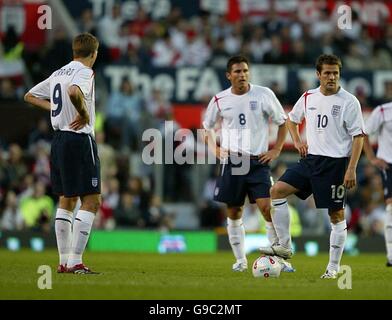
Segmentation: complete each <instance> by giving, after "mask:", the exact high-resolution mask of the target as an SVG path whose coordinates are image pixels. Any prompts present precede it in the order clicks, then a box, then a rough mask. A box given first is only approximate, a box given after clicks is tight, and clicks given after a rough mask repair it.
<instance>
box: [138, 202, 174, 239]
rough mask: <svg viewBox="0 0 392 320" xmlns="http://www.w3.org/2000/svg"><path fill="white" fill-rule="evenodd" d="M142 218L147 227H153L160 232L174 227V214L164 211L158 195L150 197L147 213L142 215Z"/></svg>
mask: <svg viewBox="0 0 392 320" xmlns="http://www.w3.org/2000/svg"><path fill="white" fill-rule="evenodd" d="M143 218H144V223H145V225H146V227H147V228H155V229H158V230H159V231H161V232H168V231H170V230H172V229H174V215H173V214H170V213H168V212H166V210H165V209H164V208H163V206H162V200H161V198H160V197H159V196H156V195H155V196H153V197H151V203H150V206H149V209H148V211H147V215H144V217H143Z"/></svg>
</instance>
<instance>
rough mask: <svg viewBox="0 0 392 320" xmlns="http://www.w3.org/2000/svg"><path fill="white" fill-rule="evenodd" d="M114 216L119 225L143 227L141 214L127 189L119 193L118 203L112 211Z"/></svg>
mask: <svg viewBox="0 0 392 320" xmlns="http://www.w3.org/2000/svg"><path fill="white" fill-rule="evenodd" d="M114 218H115V220H116V225H117V226H119V227H144V221H143V217H142V214H141V212H140V210H139V208H138V205H137V203H136V202H135V198H134V196H133V195H132V194H131V192H129V191H126V192H123V193H122V194H121V197H120V204H119V206H118V207H117V208H116V210H115V211H114Z"/></svg>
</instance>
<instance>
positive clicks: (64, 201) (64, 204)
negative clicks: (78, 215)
mask: <svg viewBox="0 0 392 320" xmlns="http://www.w3.org/2000/svg"><path fill="white" fill-rule="evenodd" d="M77 201H78V198H77V197H73V198H65V197H60V201H59V207H60V208H62V209H65V210H67V211H70V212H72V211H73V210H74V209H75V206H76V202H77Z"/></svg>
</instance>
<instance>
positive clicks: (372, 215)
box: [0, 5, 392, 235]
mask: <svg viewBox="0 0 392 320" xmlns="http://www.w3.org/2000/svg"><path fill="white" fill-rule="evenodd" d="M386 18H387V17H381V18H380V19H378V20H376V22H374V21H367V20H366V19H364V17H363V16H361V15H359V14H358V13H357V12H355V11H353V16H352V28H351V29H343V30H341V29H339V28H337V27H336V17H334V16H333V13H331V12H329V11H328V10H327V9H326V8H324V9H323V8H321V9H320V12H319V16H318V17H317V18H315V19H312V20H304V19H303V18H301V17H300V16H299V15H298V14H297V13H296V12H294V13H293V14H292V15H290V16H285V17H283V16H280V15H278V14H277V13H276V11H275V10H274V9H273V8H271V10H270V11H269V13H268V14H267V15H266V16H264V17H252V18H249V19H241V20H236V21H229V20H228V19H227V17H225V16H218V15H213V14H210V13H208V12H200V13H198V14H197V15H195V16H194V17H192V18H191V19H187V18H185V17H184V16H183V15H182V12H181V10H180V9H179V8H173V10H171V12H170V14H169V16H168V17H166V18H165V19H159V20H154V19H152V18H151V16H150V15H149V14H147V13H146V12H145V11H144V10H143V9H141V8H140V9H139V12H138V14H137V18H136V19H135V20H132V21H128V20H125V19H124V18H123V17H122V14H121V7H120V6H119V5H114V6H113V8H112V11H111V14H110V15H108V16H105V17H102V18H100V19H98V20H95V19H94V16H93V13H92V10H91V9H86V10H85V11H83V13H82V14H81V16H80V17H79V18H77V23H78V27H79V31H80V32H85V31H87V32H91V33H93V34H95V35H97V36H98V38H99V39H100V41H101V47H100V54H99V58H98V60H97V68H99V67H100V66H103V65H107V64H116V63H121V64H132V65H138V66H142V67H143V66H144V67H149V66H154V67H180V66H198V67H202V66H207V65H209V66H213V67H223V68H224V67H225V64H226V61H227V59H228V58H229V57H230V56H231V55H233V54H239V53H241V54H244V55H246V56H248V57H249V58H250V61H251V62H252V63H263V64H283V65H291V66H312V65H313V63H314V61H315V59H316V57H317V56H318V55H319V54H321V53H335V54H337V55H339V56H341V57H342V61H343V65H344V68H345V70H356V71H361V70H365V69H366V70H391V69H392V24H390V23H387V20H386ZM70 48H71V45H70V39H68V37H67V34H66V32H65V31H64V30H62V29H61V28H58V29H56V30H55V31H54V34H53V39H52V40H51V41H50V42H48V43H47V46H46V47H43V48H39V49H36V50H34V51H31V50H27V49H25V48H24V44H23V42H22V41H21V39H20V38H19V37H18V35H17V33H16V31H15V30H14V29H13V28H9V29H8V31H7V32H6V33H5V35H4V36H3V39H2V42H1V45H0V65H1V66H6V67H3V68H0V69H1V70H8V71H7V72H4V74H0V103H1V105H3V104H6V103H7V101H10V100H21V99H22V96H23V93H24V92H25V85H24V82H23V73H24V71H23V70H24V68H26V70H27V71H28V73H29V74H30V75H31V79H32V81H33V82H34V83H37V82H38V81H41V80H42V79H44V78H45V77H47V76H48V75H50V74H51V72H53V70H56V68H58V67H59V66H62V65H64V64H65V63H67V62H68V60H69V59H70V57H71V55H72V52H70ZM364 61H366V63H364ZM98 86H101V89H102V90H97V94H98V96H97V100H98V101H97V109H98V113H97V115H98V116H97V127H96V140H97V144H98V148H99V156H100V159H101V166H102V198H103V201H102V205H101V209H100V214H99V215H98V219H96V222H95V223H96V226H95V227H96V228H102V229H113V228H115V227H117V228H121V227H124V228H127V227H134V228H158V229H161V230H168V229H172V228H173V223H174V216H173V214H172V213H171V212H167V211H165V209H164V206H163V204H162V202H165V201H194V202H196V200H197V199H194V198H193V197H192V195H191V192H190V191H189V190H187V188H190V187H189V185H190V182H189V177H188V176H187V171H188V169H189V168H188V167H185V166H184V167H182V166H175V165H174V166H170V167H167V168H165V170H166V173H165V174H166V176H170V177H172V175H173V174H175V175H176V177H177V178H178V179H179V180H177V184H176V185H175V184H173V183H170V182H173V179H165V181H166V185H165V190H164V194H163V199H162V198H160V197H159V196H157V195H155V192H154V187H155V186H154V183H155V181H154V179H153V175H152V170H151V168H150V169H149V168H146V167H142V170H141V171H138V170H134V169H132V168H131V165H130V164H131V163H132V155H136V156H140V152H141V149H142V147H143V145H142V144H141V134H142V132H143V130H145V129H146V128H157V129H160V130H161V131H162V130H163V129H162V125H163V123H164V121H165V120H173V110H172V105H171V102H170V101H167V100H165V98H164V97H163V96H162V95H161V93H160V91H159V90H154V91H153V92H152V93H151V95H150V96H148V97H144V96H142V95H141V93H140V92H138V90H137V88H134V87H133V84H132V79H129V78H124V79H123V80H122V83H121V86H120V90H119V91H118V92H108V96H107V97H104V96H100V94H99V92H100V91H102V92H104V91H107V90H108V88H104V87H103V86H105V84H104V83H99V84H98ZM272 89H275V90H274V91H275V92H276V94H277V96H278V97H279V98H280V99H281V102H282V103H283V104H287V103H288V104H292V103H293V101H286V100H285V95H284V93H282V92H279V91H278V90H279V88H272ZM357 94H358V98H359V99H360V100H361V103H362V104H363V105H362V107H372V106H373V107H374V106H375V105H374V103H375V102H374V101H371V100H369V99H370V98H369V97H367V96H363V93H362V92H358V93H357ZM361 95H362V96H361ZM391 99H392V84H391V85H390V86H389V87H388V88H386V94H385V97H384V98H383V100H385V101H388V100H391ZM51 136H52V132H51V128H50V125H49V124H48V122H47V119H42V120H41V121H40V122H39V124H38V125H37V126H36V129H35V130H34V131H32V132H31V133H30V134H29V136H28V137H26V142H25V144H23V145H18V144H16V143H6V142H5V141H1V137H0V213H1V214H0V230H21V229H26V228H32V229H39V230H43V231H48V230H49V229H50V228H51V227H53V215H54V212H55V206H56V198H54V197H53V196H52V194H51V186H50V183H49V181H50V179H49V169H50V163H49V152H50V141H51ZM281 166H284V164H283V163H277V164H275V172H276V175H277V176H278V172H280V170H281ZM170 170H171V171H170ZM173 170H174V171H173ZM211 172H214V168H211ZM178 181H181V183H178ZM213 184H214V176H213V174H212V175H211V177H210V178H209V179H208V180H207V181H206V183H205V187H204V192H203V196H202V201H199V203H197V205H198V208H199V212H200V214H199V216H200V225H201V227H206V228H211V227H219V226H221V225H223V223H224V213H223V208H222V207H221V206H219V205H217V204H216V203H214V202H213V201H212V200H211V198H212V197H211V196H212V190H213V189H212V188H211V186H212V185H213ZM180 188H181V192H180V190H179V189H180ZM176 194H177V196H175V195H176ZM382 195H383V193H382V185H381V180H380V178H379V175H378V174H376V172H375V169H374V168H373V167H372V166H370V165H368V164H365V163H364V164H363V165H361V167H360V170H359V186H358V187H357V188H356V189H355V190H354V191H351V192H350V194H349V198H348V204H349V206H348V209H347V221H348V223H349V229H350V230H352V231H353V232H356V233H365V234H369V235H371V234H382V233H383V212H384V211H383V198H382ZM293 201H294V202H293V203H292V204H293V206H294V207H295V208H296V210H297V214H298V216H299V219H300V222H301V225H302V230H303V232H304V233H305V232H308V233H312V232H313V234H315V233H318V234H323V233H324V232H325V231H326V230H327V228H328V227H329V224H328V223H327V222H328V220H327V219H326V217H327V215H326V214H315V212H316V211H317V210H316V209H315V206H314V202H313V201H312V198H310V199H309V200H308V201H305V202H296V201H295V200H293ZM250 211H252V210H250ZM250 228H252V227H250Z"/></svg>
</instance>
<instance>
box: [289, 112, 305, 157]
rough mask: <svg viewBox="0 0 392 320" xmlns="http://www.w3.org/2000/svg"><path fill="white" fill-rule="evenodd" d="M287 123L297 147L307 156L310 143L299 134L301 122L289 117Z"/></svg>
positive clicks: (300, 153) (302, 154)
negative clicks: (304, 140)
mask: <svg viewBox="0 0 392 320" xmlns="http://www.w3.org/2000/svg"><path fill="white" fill-rule="evenodd" d="M286 123H287V128H288V129H289V132H290V136H291V139H292V140H293V143H294V147H295V149H297V150H298V152H299V155H300V156H301V157H306V155H307V154H308V145H307V143H305V142H303V141H302V139H301V136H300V134H299V124H298V123H295V122H293V121H291V120H290V119H287V120H286Z"/></svg>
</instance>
